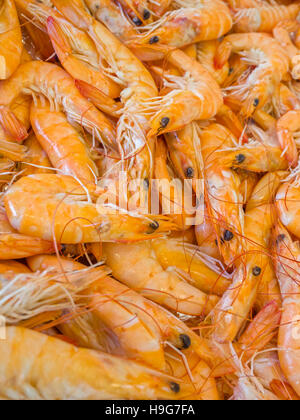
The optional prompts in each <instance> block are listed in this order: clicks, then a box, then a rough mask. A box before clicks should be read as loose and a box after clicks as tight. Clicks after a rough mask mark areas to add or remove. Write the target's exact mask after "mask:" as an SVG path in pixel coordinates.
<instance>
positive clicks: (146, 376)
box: [0, 327, 182, 400]
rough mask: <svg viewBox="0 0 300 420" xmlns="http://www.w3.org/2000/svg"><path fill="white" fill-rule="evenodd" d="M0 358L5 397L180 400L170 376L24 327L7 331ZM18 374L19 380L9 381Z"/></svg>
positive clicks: (1, 388) (0, 391)
mask: <svg viewBox="0 0 300 420" xmlns="http://www.w3.org/2000/svg"><path fill="white" fill-rule="evenodd" d="M0 354H1V359H2V360H3V363H2V364H1V378H2V379H1V380H0V394H1V396H3V397H5V398H8V399H21V400H32V399H33V400H53V399H56V400H73V399H79V400H97V399H119V398H120V399H133V398H137V399H144V398H149V399H178V398H180V396H181V395H182V394H181V392H180V391H181V390H180V384H178V383H177V382H176V380H175V379H174V378H173V377H172V376H167V375H164V374H162V373H160V372H157V371H155V370H152V369H149V368H147V367H145V366H143V365H140V364H138V363H136V362H133V361H131V360H127V359H123V358H119V357H116V356H111V355H109V354H106V353H102V352H99V351H93V350H86V349H80V348H77V347H75V346H73V345H71V344H68V343H66V342H64V341H62V340H59V339H57V338H53V337H49V336H47V335H44V334H41V333H38V332H34V331H31V330H28V329H23V328H16V327H9V328H7V336H6V340H1V343H0ZM54 355H55V361H54V359H53V356H54ZM25 360H26V363H25V364H24V361H25ZM21 372H23V374H21ZM16 376H18V378H19V379H18V380H17V381H13V380H12V379H13V378H16ZM99 378H101V380H100V381H99ZM8 384H10V385H8ZM33 384H34V385H33ZM83 385H85V386H83Z"/></svg>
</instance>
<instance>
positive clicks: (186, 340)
mask: <svg viewBox="0 0 300 420" xmlns="http://www.w3.org/2000/svg"><path fill="white" fill-rule="evenodd" d="M179 338H180V341H181V343H182V346H181V349H188V348H189V347H191V344H192V342H191V339H190V337H189V336H188V335H187V334H180V336H179Z"/></svg>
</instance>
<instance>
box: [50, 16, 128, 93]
mask: <svg viewBox="0 0 300 420" xmlns="http://www.w3.org/2000/svg"><path fill="white" fill-rule="evenodd" d="M47 30H48V34H49V37H50V39H51V41H52V44H53V47H54V49H55V52H56V54H57V56H58V58H59V61H60V63H61V64H62V66H63V67H64V68H65V69H66V70H67V72H68V73H69V74H71V76H72V77H73V78H74V79H78V80H83V81H84V82H86V83H88V84H89V85H91V86H93V87H95V88H97V89H100V90H101V91H102V92H103V93H104V94H105V95H107V96H109V97H111V98H116V97H118V96H119V94H120V88H119V87H118V85H117V83H115V82H113V81H112V80H111V79H109V78H108V77H107V76H105V74H103V73H102V72H101V71H100V69H99V66H97V67H96V68H95V67H94V66H93V65H92V64H90V63H89V62H86V61H87V60H84V59H83V58H81V57H80V58H78V54H77V55H76V54H75V53H74V52H73V51H72V47H71V45H70V42H69V39H68V38H67V36H66V35H65V33H64V32H63V30H62V29H61V27H60V25H59V23H58V21H56V20H55V19H54V18H53V17H52V16H49V17H48V19H47Z"/></svg>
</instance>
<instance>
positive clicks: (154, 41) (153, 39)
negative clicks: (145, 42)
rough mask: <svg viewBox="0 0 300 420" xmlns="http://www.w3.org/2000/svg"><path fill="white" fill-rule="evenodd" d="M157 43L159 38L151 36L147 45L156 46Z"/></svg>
mask: <svg viewBox="0 0 300 420" xmlns="http://www.w3.org/2000/svg"><path fill="white" fill-rule="evenodd" d="M158 42H159V37H158V36H156V35H155V36H153V37H152V38H150V41H149V43H150V44H151V45H152V44H157V43H158Z"/></svg>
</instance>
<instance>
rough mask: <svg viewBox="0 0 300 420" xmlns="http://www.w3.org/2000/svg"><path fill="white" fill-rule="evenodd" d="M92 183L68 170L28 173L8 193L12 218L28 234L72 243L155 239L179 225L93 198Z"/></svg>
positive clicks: (7, 203) (93, 187) (9, 210)
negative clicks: (116, 208) (82, 181)
mask: <svg viewBox="0 0 300 420" xmlns="http://www.w3.org/2000/svg"><path fill="white" fill-rule="evenodd" d="M89 188H90V189H88V188H86V187H83V186H82V185H81V184H80V182H79V181H77V180H76V179H74V178H72V177H70V176H67V175H53V174H38V175H32V176H30V177H23V178H21V179H20V180H19V181H17V182H16V183H15V184H13V185H12V186H11V187H10V188H9V189H8V190H7V192H6V194H5V199H4V201H5V206H6V209H7V214H8V218H9V221H10V223H11V224H12V226H13V227H14V228H15V229H17V230H18V231H19V232H20V233H23V234H25V235H26V234H29V235H33V236H35V237H38V238H43V239H46V240H50V241H51V240H53V238H55V239H56V240H57V241H58V242H62V243H69V244H77V243H83V242H99V241H106V240H108V241H115V240H116V241H118V240H120V241H122V242H126V241H134V240H142V239H146V238H148V239H150V238H151V237H153V236H155V235H157V234H159V233H160V232H163V231H164V232H167V231H169V230H172V228H173V229H174V228H175V227H174V225H173V224H172V223H171V222H168V221H167V220H166V218H163V217H157V218H155V217H154V216H151V217H150V216H149V217H142V216H141V217H138V216H136V217H134V216H130V215H129V214H126V213H123V212H120V214H117V213H114V212H111V209H107V208H105V207H104V205H103V204H102V203H98V204H95V203H93V202H91V199H90V196H91V195H92V196H93V195H94V194H95V190H96V187H95V185H90V186H89ZM20 197H22V199H21V198H20ZM42 197H43V198H42ZM97 198H98V197H97V195H96V199H97ZM107 210H108V211H107Z"/></svg>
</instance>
